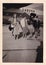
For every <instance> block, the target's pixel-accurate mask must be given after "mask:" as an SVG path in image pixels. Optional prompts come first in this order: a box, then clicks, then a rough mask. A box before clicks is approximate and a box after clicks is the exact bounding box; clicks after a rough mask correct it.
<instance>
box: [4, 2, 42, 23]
mask: <svg viewBox="0 0 46 65" xmlns="http://www.w3.org/2000/svg"><path fill="white" fill-rule="evenodd" d="M9 5H10V6H9ZM3 8H4V9H3V14H4V15H3V20H4V19H6V20H8V18H9V17H10V16H11V15H13V14H15V13H16V14H18V15H21V14H23V13H26V14H28V15H29V16H30V14H31V13H34V14H37V15H38V17H39V20H40V21H41V22H43V4H42V3H28V4H27V3H26V4H25V3H24V4H23V3H20V4H18V3H16V4H10V3H9V4H5V3H4V4H3Z"/></svg>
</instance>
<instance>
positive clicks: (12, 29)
mask: <svg viewBox="0 0 46 65" xmlns="http://www.w3.org/2000/svg"><path fill="white" fill-rule="evenodd" d="M12 36H14V28H13V29H12Z"/></svg>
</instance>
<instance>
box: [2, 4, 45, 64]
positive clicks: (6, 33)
mask: <svg viewBox="0 0 46 65" xmlns="http://www.w3.org/2000/svg"><path fill="white" fill-rule="evenodd" d="M43 5H44V4H43V3H3V4H2V7H3V9H2V10H3V11H2V13H3V14H2V17H3V21H2V26H3V44H2V62H5V63H6V62H15V63H16V62H17V63H18V62H23V63H43V22H44V21H43V16H44V14H43Z"/></svg>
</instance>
